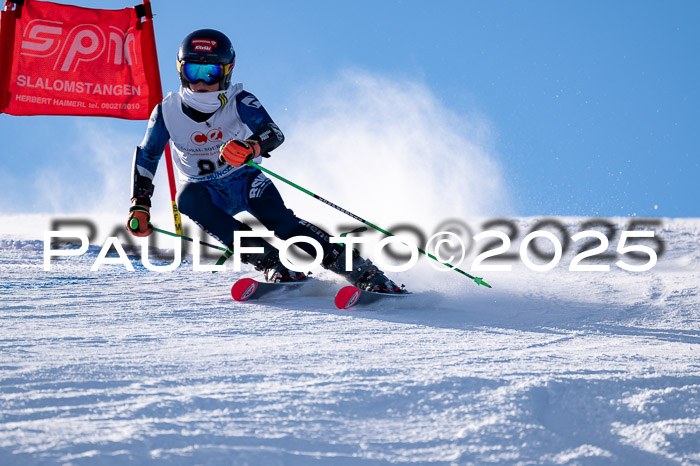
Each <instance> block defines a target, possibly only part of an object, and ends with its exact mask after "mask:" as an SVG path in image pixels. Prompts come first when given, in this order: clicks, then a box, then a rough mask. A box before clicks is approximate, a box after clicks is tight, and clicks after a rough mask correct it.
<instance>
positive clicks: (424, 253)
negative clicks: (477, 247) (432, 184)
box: [246, 160, 491, 288]
mask: <svg viewBox="0 0 700 466" xmlns="http://www.w3.org/2000/svg"><path fill="white" fill-rule="evenodd" d="M246 165H249V166H251V167H255V168H257V169H259V170H262V171H263V172H265V173H267V174H268V175H270V176H273V177H275V178H277V179H278V180H280V181H283V182H285V183H287V184H288V185H290V186H292V187H294V188H296V189H298V190H299V191H301V192H303V193H306V194H308V195H309V196H311V197H313V198H314V199H316V200H317V201H321V202H323V203H324V204H326V205H328V206H330V207H333V208H334V209H336V210H339V211H340V212H342V213H344V214H345V215H348V216H350V217H352V218H354V219H355V220H357V221H358V222H360V223H364V224H365V225H367V226H368V227H372V228H374V229H375V230H377V231H380V232H382V233H384V234H385V235H387V236H396V235H394V234H393V233H391V232H388V231H386V230H384V229H383V228H380V227H378V226H377V225H375V224H373V223H371V222H368V221H367V220H365V219H363V218H362V217H359V216H357V215H355V214H353V213H352V212H350V211H348V210H345V209H343V208H342V207H340V206H339V205H336V204H334V203H332V202H330V201H329V200H327V199H324V198H322V197H321V196H319V195H318V194H315V193H312V192H311V191H309V190H308V189H306V188H303V187H302V186H299V185H298V184H296V183H294V182H293V181H290V180H288V179H286V178H283V177H281V176H280V175H278V174H277V173H275V172H273V171H270V170H268V169H267V168H265V167H263V166H261V165H259V164H257V163H255V162H253V161H252V160H249V161H247V162H246ZM417 249H418V252H420V253H421V254H423V255H425V256H428V257H429V258H431V259H433V260H435V261H437V262H439V263H440V264H442V265H444V266H445V267H448V268H450V269H452V270H454V271H455V272H457V273H461V274H462V275H464V276H466V277H469V278H471V279H472V280H473V281H474V283H476V284H477V285H484V286H485V287H487V288H491V285H489V284H488V283H486V282H485V281H484V280H483V279H482V278H481V277H475V276H473V275H470V274H468V273H467V272H465V271H464V270H462V269H459V268H457V267H455V266H454V265H452V264H448V263H446V262H442V261H441V260H440V259H438V258H437V257H435V256H433V255H432V254H430V253H428V252H426V251H424V250H423V249H421V248H417Z"/></svg>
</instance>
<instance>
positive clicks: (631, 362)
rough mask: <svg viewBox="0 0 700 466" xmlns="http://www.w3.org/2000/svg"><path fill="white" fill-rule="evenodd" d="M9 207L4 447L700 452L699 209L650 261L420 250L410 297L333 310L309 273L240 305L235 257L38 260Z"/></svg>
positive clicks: (147, 456) (269, 454)
mask: <svg viewBox="0 0 700 466" xmlns="http://www.w3.org/2000/svg"><path fill="white" fill-rule="evenodd" d="M26 220H27V219H26V218H19V219H18V218H17V217H13V218H9V217H4V218H2V224H3V225H5V227H4V229H3V231H2V233H1V234H0V238H2V239H1V240H0V241H1V242H0V248H1V252H0V278H1V279H2V280H1V281H0V299H1V301H2V305H1V309H0V321H1V326H0V355H1V356H0V393H1V395H2V396H1V397H0V463H2V464H53V463H64V464H124V463H126V462H134V463H153V464H161V463H164V464H166V463H167V464H303V465H307V464H384V463H421V464H485V463H498V464H532V463H545V464H611V463H612V464H634V465H638V464H698V463H700V297H699V295H698V291H699V286H700V266H699V265H698V264H699V263H700V261H699V259H700V248H699V247H698V246H699V240H700V220H698V219H665V220H664V226H663V229H662V230H661V231H660V232H658V233H659V235H660V236H662V237H663V239H664V241H665V242H666V251H665V253H664V255H663V256H662V257H661V259H660V260H659V262H658V264H657V265H656V266H655V267H654V268H653V269H652V270H651V271H649V272H644V273H630V272H625V271H623V270H620V269H618V268H616V267H614V266H613V267H612V269H611V271H610V272H604V273H584V272H576V273H575V272H570V271H568V263H569V261H570V258H571V256H572V254H571V253H567V254H566V255H565V259H564V260H563V261H562V263H561V264H560V265H559V266H558V267H556V268H555V269H553V270H551V271H549V272H543V273H537V272H533V271H530V270H529V269H527V268H525V267H524V266H523V265H522V263H520V262H513V268H514V271H513V272H485V273H483V275H484V276H485V277H486V278H487V281H489V282H490V283H491V284H492V285H493V286H494V288H493V289H491V290H488V289H485V288H483V287H479V288H478V287H476V286H474V284H473V283H470V282H469V281H468V280H465V279H464V278H462V277H460V276H459V275H457V274H454V273H452V272H447V273H442V272H437V271H433V270H432V269H430V268H427V266H426V265H425V260H423V259H421V261H422V262H421V267H419V268H417V269H415V270H412V271H410V272H407V273H405V274H401V275H399V276H398V277H397V278H399V279H400V280H402V281H404V283H406V285H407V286H408V287H409V288H411V289H412V290H414V291H416V292H417V293H416V295H415V296H414V297H412V298H410V299H411V301H410V302H409V303H406V304H404V301H402V302H401V306H399V305H397V304H390V305H386V306H384V307H382V308H365V309H359V310H356V311H352V312H347V311H339V310H336V309H334V307H333V305H332V296H333V293H334V291H335V290H336V289H338V288H339V287H340V283H337V282H335V281H334V279H333V277H330V276H327V275H325V274H324V272H321V273H319V274H318V275H319V278H320V279H321V280H320V281H319V282H317V283H314V284H312V285H308V286H307V287H305V288H304V289H303V290H301V291H294V292H292V293H289V294H288V295H282V296H275V297H273V298H271V299H269V300H266V301H265V302H256V303H245V304H241V303H236V302H233V301H232V300H231V299H230V297H229V294H228V293H229V288H230V285H231V284H232V283H233V281H234V280H235V279H236V278H237V277H240V276H244V275H250V270H248V269H244V270H243V271H242V272H238V273H236V272H233V271H227V272H224V273H218V274H211V273H206V272H193V270H192V266H191V264H183V265H182V266H180V267H179V268H178V269H177V270H175V271H173V272H170V273H155V272H150V271H148V270H145V269H144V267H143V266H142V265H141V264H140V262H139V261H138V260H137V259H135V258H134V259H133V260H132V263H133V264H134V267H135V269H136V270H135V271H134V272H128V271H126V270H125V268H124V267H121V266H118V265H107V266H104V267H103V268H102V269H101V270H100V271H99V272H90V266H91V265H92V263H93V262H94V260H95V258H96V257H97V253H98V252H99V244H98V245H93V246H91V247H90V249H89V251H88V252H87V253H86V254H84V255H83V256H80V257H69V258H65V259H56V260H54V261H53V265H52V270H51V271H44V270H43V242H42V241H41V238H40V237H37V236H36V235H32V234H30V233H27V232H22V231H19V230H17V229H14V230H13V229H12V228H11V227H8V226H7V225H15V226H16V225H18V224H22V223H24V222H26ZM34 220H35V221H37V220H36V219H34ZM561 220H562V222H566V223H567V225H571V226H572V230H571V231H575V229H574V226H575V225H576V224H577V222H580V219H561ZM517 221H518V222H520V223H521V224H522V225H524V226H526V225H529V224H532V222H533V221H534V219H529V218H522V219H517ZM619 222H620V227H621V228H622V225H623V224H624V222H625V220H624V219H620V220H619ZM31 231H42V228H40V229H38V230H36V229H34V230H31ZM465 268H467V269H468V267H465Z"/></svg>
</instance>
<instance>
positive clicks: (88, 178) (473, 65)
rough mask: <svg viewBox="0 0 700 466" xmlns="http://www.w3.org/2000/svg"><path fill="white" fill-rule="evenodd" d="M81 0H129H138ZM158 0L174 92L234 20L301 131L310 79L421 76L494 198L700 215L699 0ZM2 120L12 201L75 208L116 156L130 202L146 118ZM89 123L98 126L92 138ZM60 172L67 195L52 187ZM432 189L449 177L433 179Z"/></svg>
mask: <svg viewBox="0 0 700 466" xmlns="http://www.w3.org/2000/svg"><path fill="white" fill-rule="evenodd" d="M73 4H77V5H81V6H87V7H96V8H114V9H118V8H123V7H127V6H131V4H132V2H120V1H116V0H114V1H113V0H110V1H76V2H73ZM153 9H154V12H155V13H156V18H155V28H156V40H157V46H158V53H159V61H160V68H161V75H162V79H163V87H164V90H165V91H166V92H167V91H171V90H175V89H176V88H177V86H178V80H177V74H176V72H175V67H174V61H175V54H176V51H177V47H178V45H179V43H180V41H181V39H182V37H184V35H186V34H187V33H189V32H190V31H192V30H194V29H198V28H204V27H211V28H216V29H220V30H222V31H224V32H225V33H227V34H228V35H229V37H230V38H231V39H232V41H233V43H234V47H235V48H236V51H237V54H238V60H237V64H236V69H235V71H234V72H235V78H234V79H235V80H236V81H242V82H243V83H244V84H245V86H246V88H247V89H248V90H250V91H251V92H253V93H255V94H256V95H257V96H258V97H259V98H260V100H261V101H262V102H263V104H264V105H265V107H266V108H267V109H268V111H269V112H270V113H271V114H272V116H273V118H274V119H275V120H277V121H278V123H280V126H282V129H283V130H284V131H285V133H286V135H287V136H288V138H292V137H294V138H297V139H303V138H304V137H305V128H304V127H302V126H300V125H298V124H293V123H294V122H297V121H299V118H297V115H299V114H301V113H303V109H302V108H300V107H303V106H308V107H309V108H316V107H314V106H315V105H317V102H313V99H315V98H316V96H314V89H317V88H319V89H320V88H326V87H327V86H330V87H332V86H333V83H335V82H337V81H338V79H340V78H339V76H342V75H344V73H347V72H348V70H351V72H355V73H360V74H361V75H362V76H370V77H372V78H376V79H377V80H381V82H383V83H392V82H396V83H399V84H398V85H399V86H402V85H405V84H406V83H412V84H415V85H416V86H419V88H420V89H421V90H423V91H425V92H426V93H427V94H429V95H430V98H431V99H433V101H432V103H431V104H430V105H433V106H435V105H437V106H440V107H441V108H442V109H444V111H445V112H447V113H448V114H449V115H450V117H449V118H448V119H447V120H442V119H440V120H437V121H434V125H435V128H434V129H435V130H436V134H437V133H440V134H442V133H441V132H440V131H439V130H440V129H441V128H440V126H443V125H445V124H446V123H445V122H446V121H450V122H452V121H453V120H456V121H460V122H461V123H464V125H463V126H465V127H471V128H472V129H473V128H475V127H478V128H481V130H475V131H474V134H476V133H479V134H485V135H486V136H484V137H478V136H474V137H476V138H477V139H479V141H480V142H479V144H480V148H481V150H482V151H484V152H485V153H486V154H487V158H488V160H490V161H493V163H495V164H497V166H498V171H497V173H498V174H497V175H496V176H498V177H500V185H499V189H502V190H504V191H505V193H504V198H503V199H507V200H504V201H503V205H499V204H498V203H495V204H493V205H490V206H489V210H488V212H481V213H482V214H484V213H486V214H491V215H492V216H499V215H506V214H511V215H522V216H544V215H547V216H548V215H567V216H568V215H576V216H590V217H593V216H595V217H612V216H631V215H636V216H646V217H700V207H698V201H699V200H700V188H698V187H697V180H698V179H700V167H699V166H698V164H699V162H698V159H699V155H700V154H699V149H700V136H699V134H700V131H698V124H699V123H700V94H699V93H700V91H699V86H698V84H697V83H699V82H700V64H699V63H700V61H699V60H698V57H699V56H700V29H698V27H697V19H698V18H699V17H700V3H698V2H695V1H674V2H638V1H617V2H604V1H586V2H583V1H580V2H560V1H538V2H525V1H517V2H516V1H513V2H505V1H496V2H486V1H482V2H472V1H438V2H432V3H429V2H425V1H421V2H418V1H389V0H386V1H364V0H361V1H357V0H354V1H352V2H350V1H342V2H341V1H335V2H325V1H297V2H282V1H266V2H245V3H243V2H228V1H209V2H206V3H202V4H200V3H196V2H184V1H172V0H169V1H165V0H155V1H153ZM401 83H403V84H401ZM341 87H342V86H341ZM405 88H406V87H405V86H404V87H403V89H405ZM401 95H405V94H401ZM374 98H375V99H381V98H382V95H377V96H375V97H374ZM409 98H410V96H409ZM368 112H371V110H369V109H368ZM312 113H313V112H312ZM369 116H370V115H368V117H369ZM324 117H327V115H324ZM309 118H311V119H309ZM357 118H362V112H359V113H358V117H357ZM79 120H80V121H79ZM304 121H307V122H308V121H311V122H313V115H311V117H309V115H306V116H305V120H304ZM371 121H372V124H373V125H376V126H377V127H376V128H373V129H374V130H375V131H372V129H370V130H368V131H369V133H370V136H371V134H375V135H377V137H378V138H379V139H382V136H381V135H382V131H383V126H384V125H385V124H387V125H391V124H392V122H391V121H386V122H383V121H380V120H377V119H376V118H375V119H372V120H371ZM461 123H458V124H456V125H455V126H454V127H453V128H452V130H451V132H448V133H446V134H447V135H448V136H447V137H451V136H450V135H454V134H455V132H456V131H457V129H456V128H459V127H462V126H461ZM285 124H286V126H285ZM430 124H431V122H427V123H426V125H427V126H430ZM449 124H452V123H449ZM0 128H2V129H0V131H1V132H2V135H3V141H4V142H3V149H2V159H3V164H2V168H1V170H2V171H1V172H0V182H1V183H2V186H3V187H2V200H1V201H0V212H25V211H30V212H32V211H36V212H43V211H46V210H53V211H59V212H60V211H72V212H75V211H79V210H80V207H79V206H80V205H81V203H82V202H84V201H85V199H89V198H94V197H95V194H96V193H95V192H94V191H95V190H97V191H99V190H100V189H102V188H103V187H104V185H105V181H104V179H102V180H101V181H100V180H98V179H97V178H99V176H102V177H104V176H106V175H105V173H108V172H109V171H110V170H113V171H114V173H115V177H117V175H118V177H119V179H118V180H116V181H115V180H111V181H110V183H114V190H115V191H114V195H115V196H117V197H118V196H120V195H123V198H124V199H125V200H124V205H128V197H129V187H128V167H129V166H130V163H131V162H130V160H131V153H132V151H133V147H134V146H135V145H136V144H138V143H139V142H140V141H141V138H142V135H143V132H144V129H145V122H143V121H122V120H113V119H104V118H75V117H13V116H8V115H0ZM290 129H293V131H294V134H291V135H290V132H289V131H290ZM86 132H89V133H90V134H92V135H93V136H91V137H92V139H90V140H88V141H87V142H86V140H85V139H84V138H85V133H86ZM308 134H309V136H308V137H309V138H313V137H316V135H315V133H312V132H311V131H309V133H308ZM392 134H393V135H394V137H400V136H397V135H396V133H392ZM418 134H425V138H424V141H418V142H416V141H414V142H412V144H414V145H415V144H425V146H426V147H427V148H428V149H429V148H430V147H431V145H434V144H436V140H435V139H433V138H432V137H431V131H430V130H429V128H428V130H426V128H422V129H421V131H420V133H418ZM95 135H98V136H95ZM472 136H473V135H472ZM474 137H471V136H470V137H467V139H466V141H467V143H468V142H469V141H473V140H474ZM100 141H103V144H102V146H109V147H110V148H112V149H114V150H113V152H114V153H113V154H112V153H111V152H110V154H111V155H110V157H113V160H110V162H109V163H105V162H104V161H102V162H100V166H101V168H95V167H94V166H91V163H92V162H91V160H92V155H91V152H90V151H91V150H95V148H96V147H97V148H98V149H99V148H100V147H101V143H100ZM114 141H118V143H115V142H114ZM308 142H310V141H307V143H308ZM311 142H312V141H311ZM383 142H386V141H383ZM283 147H284V146H283ZM290 147H291V148H293V147H294V146H290ZM398 147H403V146H401V145H398ZM434 147H435V148H436V150H435V152H437V153H435V154H434V157H432V158H428V159H427V160H425V164H426V165H429V166H431V167H437V166H439V165H440V164H452V162H453V160H452V159H451V158H450V157H446V156H445V155H446V154H444V153H440V151H443V150H444V147H445V146H444V145H440V144H437V145H435V146H434ZM102 149H104V147H102ZM280 150H282V148H280ZM326 152H330V151H326ZM294 157H297V158H298V159H299V160H302V161H303V155H302V154H295V155H294ZM328 157H332V154H328ZM464 157H468V155H464ZM396 160H397V161H398V162H400V161H401V154H396ZM124 167H126V168H124ZM449 168H450V167H449V166H443V167H440V169H442V170H446V169H447V170H448V169H449ZM414 169H415V170H418V171H420V170H423V168H422V167H420V166H415V167H414ZM96 170H97V171H96ZM124 170H125V172H124ZM470 170H472V171H476V172H478V170H479V169H478V166H477V167H475V166H474V165H472V166H471V167H470ZM388 171H389V172H390V171H391V170H388ZM47 173H49V174H50V175H47ZM96 173H97V174H99V176H97V175H96ZM124 173H126V175H124ZM436 173H439V170H437V169H436V170H426V171H425V175H426V177H430V176H435V174H436ZM488 173H491V172H488ZM399 175H400V173H397V176H399ZM467 175H468V174H465V177H466V178H465V179H466V180H469V179H470V178H469V177H468V176H467ZM484 176H486V175H484ZM472 179H473V178H472ZM64 185H66V186H64ZM63 188H65V189H66V191H65V193H64V194H65V195H64V196H63V197H61V202H60V203H56V202H52V200H51V199H49V198H51V197H52V194H51V193H52V192H53V191H54V190H63ZM164 188H165V186H163V190H164ZM426 189H439V184H437V183H435V182H434V180H433V182H431V181H430V180H428V182H427V183H426ZM66 193H67V194H66ZM324 194H325V196H327V197H329V198H331V199H332V200H334V197H333V192H325V193H324ZM446 194H447V193H446ZM486 195H492V192H487V193H486ZM473 196H474V194H470V197H472V198H473ZM499 202H500V201H499Z"/></svg>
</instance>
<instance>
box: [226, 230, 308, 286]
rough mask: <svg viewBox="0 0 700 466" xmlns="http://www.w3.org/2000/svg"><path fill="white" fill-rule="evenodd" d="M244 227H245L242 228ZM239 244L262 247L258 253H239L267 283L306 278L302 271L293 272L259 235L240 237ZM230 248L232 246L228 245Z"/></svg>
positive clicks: (277, 252)
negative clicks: (260, 273)
mask: <svg viewBox="0 0 700 466" xmlns="http://www.w3.org/2000/svg"><path fill="white" fill-rule="evenodd" d="M242 229H245V228H242ZM241 246H243V247H247V248H263V251H262V252H259V253H244V254H241V262H243V263H245V264H250V265H252V266H253V267H255V270H258V271H260V272H262V273H263V274H264V276H265V281H267V282H268V283H288V282H297V281H301V280H306V279H307V278H308V277H307V276H306V274H304V273H303V272H294V271H292V270H289V269H288V268H287V267H285V266H284V265H283V264H282V262H280V256H279V251H278V250H277V249H276V248H275V247H274V246H272V245H271V244H270V243H268V242H267V241H265V240H264V239H262V238H259V237H255V236H253V237H243V238H241ZM229 249H230V250H232V246H229Z"/></svg>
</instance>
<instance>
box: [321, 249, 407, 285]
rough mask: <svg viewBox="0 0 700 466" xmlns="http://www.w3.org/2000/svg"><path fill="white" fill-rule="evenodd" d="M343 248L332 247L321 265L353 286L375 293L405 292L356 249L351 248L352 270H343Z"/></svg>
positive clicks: (344, 261)
mask: <svg viewBox="0 0 700 466" xmlns="http://www.w3.org/2000/svg"><path fill="white" fill-rule="evenodd" d="M346 262H347V261H346V259H345V248H343V247H338V248H334V249H333V251H331V253H330V254H328V256H327V257H326V259H325V260H324V262H323V266H324V267H325V268H326V269H328V270H330V271H331V272H335V273H337V274H338V275H340V276H342V277H343V278H345V279H346V280H347V281H349V282H350V283H352V284H353V286H355V287H357V288H359V289H361V290H364V291H373V292H375V293H405V292H406V290H404V288H403V287H400V286H398V285H397V284H396V283H394V282H393V281H391V280H390V279H389V278H387V276H386V275H384V272H382V271H381V270H379V269H378V268H377V266H375V265H374V264H373V263H372V262H371V261H370V260H368V259H364V258H362V257H361V256H360V252H359V251H358V250H357V249H353V250H352V266H353V268H352V270H351V271H349V272H348V271H347V270H345V265H346Z"/></svg>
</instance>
